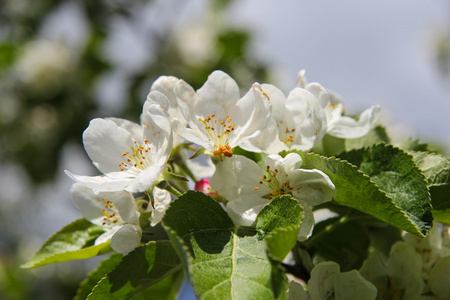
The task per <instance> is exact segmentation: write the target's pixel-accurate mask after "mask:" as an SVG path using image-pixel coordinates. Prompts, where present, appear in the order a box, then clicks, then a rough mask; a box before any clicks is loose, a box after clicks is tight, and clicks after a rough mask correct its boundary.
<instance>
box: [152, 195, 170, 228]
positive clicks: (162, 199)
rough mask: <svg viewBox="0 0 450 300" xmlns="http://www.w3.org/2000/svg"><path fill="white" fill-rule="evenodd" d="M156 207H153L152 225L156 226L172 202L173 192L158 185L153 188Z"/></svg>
mask: <svg viewBox="0 0 450 300" xmlns="http://www.w3.org/2000/svg"><path fill="white" fill-rule="evenodd" d="M153 200H154V201H155V202H154V207H155V208H154V209H152V217H151V223H150V225H151V226H155V225H156V224H158V223H159V222H161V220H162V219H163V217H164V215H165V213H166V210H167V209H168V208H169V205H170V203H171V202H172V196H171V194H170V193H169V192H168V191H166V190H162V189H159V188H157V187H154V188H153Z"/></svg>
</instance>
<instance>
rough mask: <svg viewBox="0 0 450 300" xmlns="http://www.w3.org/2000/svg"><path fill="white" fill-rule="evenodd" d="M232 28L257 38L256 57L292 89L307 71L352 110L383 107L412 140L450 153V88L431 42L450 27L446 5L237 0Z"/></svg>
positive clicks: (404, 0)
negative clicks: (444, 147)
mask: <svg viewBox="0 0 450 300" xmlns="http://www.w3.org/2000/svg"><path fill="white" fill-rule="evenodd" d="M229 22H230V23H232V24H236V25H245V26H248V27H250V28H252V29H253V31H254V33H255V44H254V51H255V55H257V56H259V57H262V58H264V59H265V60H266V61H268V62H271V63H272V65H273V67H274V68H275V69H276V70H278V72H279V74H280V77H279V78H280V82H279V83H278V84H280V86H281V87H282V88H284V90H285V91H289V89H291V88H292V87H293V86H294V85H295V78H296V74H297V72H298V71H299V70H300V69H306V71H307V72H306V75H307V78H308V80H309V81H317V82H319V83H321V84H322V85H323V86H325V87H327V88H330V89H332V90H334V91H336V92H338V93H339V94H341V96H343V98H344V99H345V100H346V105H347V108H348V110H349V112H350V113H351V112H358V111H360V110H362V109H364V108H366V107H368V106H371V105H373V104H380V105H382V107H383V109H384V111H385V112H386V114H387V115H389V116H390V118H391V119H392V120H394V121H395V122H398V123H400V124H403V128H407V129H408V130H410V132H409V133H407V134H411V135H413V136H414V137H418V138H423V139H424V140H429V139H430V138H428V137H431V138H434V139H439V140H441V141H442V142H443V143H445V144H447V145H448V146H449V147H450V130H449V129H450V120H449V118H448V114H449V111H450V82H449V81H448V80H449V79H448V78H447V82H445V80H444V79H442V77H441V76H440V74H439V72H438V69H437V68H436V65H435V61H434V53H433V50H434V49H433V42H434V40H435V38H436V35H437V34H438V33H439V32H441V31H442V30H448V29H450V4H449V3H447V2H445V1H423V0H398V1H390V0H377V1H375V0H371V1H356V0H344V1H331V0H328V1H306V0H302V1H287V0H286V1H268V0H244V1H236V2H235V3H234V5H233V7H232V10H231V11H230V13H229Z"/></svg>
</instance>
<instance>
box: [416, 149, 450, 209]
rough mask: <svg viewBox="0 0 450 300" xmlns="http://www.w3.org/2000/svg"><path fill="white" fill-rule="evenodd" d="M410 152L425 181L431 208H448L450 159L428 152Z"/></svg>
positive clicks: (449, 199) (449, 207)
mask: <svg viewBox="0 0 450 300" xmlns="http://www.w3.org/2000/svg"><path fill="white" fill-rule="evenodd" d="M411 154H412V155H413V157H414V162H415V163H416V165H417V166H418V167H419V169H421V170H422V173H423V175H424V176H425V179H426V181H427V185H428V188H429V189H430V193H431V200H432V202H431V204H432V205H433V210H446V209H450V159H448V158H446V157H444V156H442V155H439V154H435V153H429V152H411Z"/></svg>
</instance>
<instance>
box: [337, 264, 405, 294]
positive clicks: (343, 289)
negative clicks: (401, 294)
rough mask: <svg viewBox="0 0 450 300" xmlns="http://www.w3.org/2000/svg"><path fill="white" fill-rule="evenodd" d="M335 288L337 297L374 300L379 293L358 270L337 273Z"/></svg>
mask: <svg viewBox="0 0 450 300" xmlns="http://www.w3.org/2000/svg"><path fill="white" fill-rule="evenodd" d="M334 289H335V290H334V292H335V295H334V296H335V298H336V299H365V300H374V299H376V298H377V293H378V291H377V288H376V287H375V286H374V285H373V284H372V283H370V282H369V281H367V280H366V279H364V277H362V276H361V274H360V273H359V272H358V271H357V270H351V271H349V272H344V273H339V274H336V276H335V277H334ZM408 299H409V298H408Z"/></svg>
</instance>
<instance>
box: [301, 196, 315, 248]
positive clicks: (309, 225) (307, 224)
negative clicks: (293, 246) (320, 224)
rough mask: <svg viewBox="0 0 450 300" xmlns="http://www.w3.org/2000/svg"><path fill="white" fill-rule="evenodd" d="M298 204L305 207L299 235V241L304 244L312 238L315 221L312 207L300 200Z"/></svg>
mask: <svg viewBox="0 0 450 300" xmlns="http://www.w3.org/2000/svg"><path fill="white" fill-rule="evenodd" d="M298 202H299V203H300V204H301V205H302V207H303V221H302V224H301V225H300V230H299V231H298V234H297V241H300V242H302V241H305V240H307V239H308V238H309V237H310V236H311V234H312V230H313V227H314V224H315V220H314V214H313V211H312V208H311V206H309V204H307V203H306V202H304V201H302V200H298Z"/></svg>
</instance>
